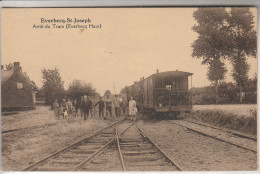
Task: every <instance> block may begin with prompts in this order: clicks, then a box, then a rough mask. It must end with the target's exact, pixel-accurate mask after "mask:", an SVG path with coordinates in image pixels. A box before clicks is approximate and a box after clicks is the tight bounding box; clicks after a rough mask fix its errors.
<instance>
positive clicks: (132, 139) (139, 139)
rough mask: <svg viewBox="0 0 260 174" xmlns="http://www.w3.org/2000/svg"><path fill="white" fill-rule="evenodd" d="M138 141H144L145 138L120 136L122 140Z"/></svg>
mask: <svg viewBox="0 0 260 174" xmlns="http://www.w3.org/2000/svg"><path fill="white" fill-rule="evenodd" d="M131 141H133V142H136V141H144V139H143V138H135V139H134V138H120V142H131Z"/></svg>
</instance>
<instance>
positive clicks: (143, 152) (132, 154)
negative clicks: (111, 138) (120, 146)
mask: <svg viewBox="0 0 260 174" xmlns="http://www.w3.org/2000/svg"><path fill="white" fill-rule="evenodd" d="M155 153H158V152H157V151H153V150H150V151H125V152H123V155H125V156H134V155H145V154H155Z"/></svg>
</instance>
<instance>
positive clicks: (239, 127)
mask: <svg viewBox="0 0 260 174" xmlns="http://www.w3.org/2000/svg"><path fill="white" fill-rule="evenodd" d="M249 113H250V116H244V115H236V114H233V113H227V112H225V111H221V110H198V111H193V112H191V114H189V117H190V118H192V119H196V120H199V121H202V122H206V123H209V124H212V125H215V126H219V127H225V128H229V129H233V130H236V131H239V132H243V133H248V134H251V135H256V134H257V111H256V110H252V109H251V110H249Z"/></svg>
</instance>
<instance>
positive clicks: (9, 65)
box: [5, 63, 14, 71]
mask: <svg viewBox="0 0 260 174" xmlns="http://www.w3.org/2000/svg"><path fill="white" fill-rule="evenodd" d="M13 67H14V64H13V63H9V64H6V65H5V70H7V71H10V70H11V69H13Z"/></svg>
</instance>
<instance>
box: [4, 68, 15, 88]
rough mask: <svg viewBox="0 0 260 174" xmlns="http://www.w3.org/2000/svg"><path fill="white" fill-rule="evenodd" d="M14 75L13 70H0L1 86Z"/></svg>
mask: <svg viewBox="0 0 260 174" xmlns="http://www.w3.org/2000/svg"><path fill="white" fill-rule="evenodd" d="M13 74H14V70H13V69H12V70H9V71H7V70H1V84H2V85H3V84H4V83H5V82H7V81H8V80H9V79H10V78H11V77H12V75H13Z"/></svg>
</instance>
